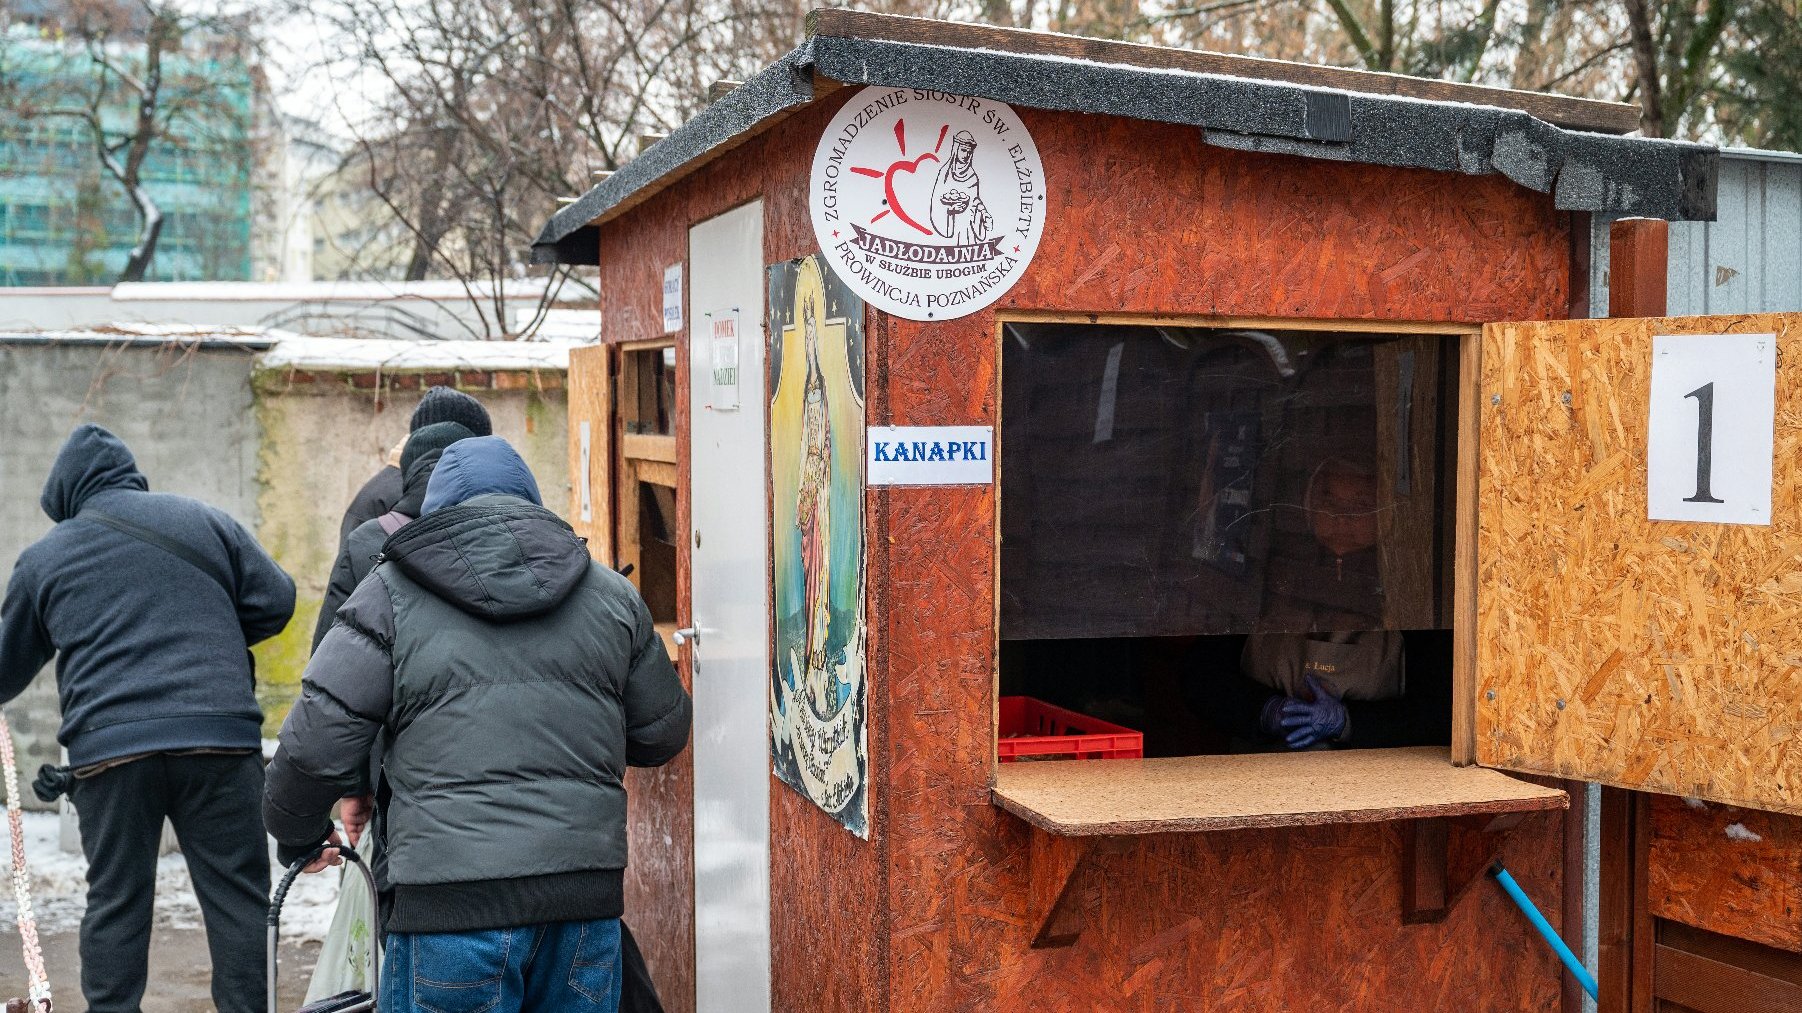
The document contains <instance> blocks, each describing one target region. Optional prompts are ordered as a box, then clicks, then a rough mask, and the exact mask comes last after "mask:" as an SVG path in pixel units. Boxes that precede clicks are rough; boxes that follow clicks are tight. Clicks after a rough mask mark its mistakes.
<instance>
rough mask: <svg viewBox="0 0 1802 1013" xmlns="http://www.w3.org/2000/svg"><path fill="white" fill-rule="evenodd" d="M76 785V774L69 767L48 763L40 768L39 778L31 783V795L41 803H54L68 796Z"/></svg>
mask: <svg viewBox="0 0 1802 1013" xmlns="http://www.w3.org/2000/svg"><path fill="white" fill-rule="evenodd" d="M74 784H75V774H74V773H73V772H72V771H70V769H69V768H68V767H58V766H56V765H54V764H49V763H46V764H44V765H43V766H42V767H39V768H38V776H37V778H36V779H35V780H33V781H32V782H31V793H32V794H33V795H36V796H37V797H38V801H39V802H54V801H56V800H57V799H59V798H62V797H63V796H64V795H67V794H68V793H69V788H70V787H71V786H73V785H74Z"/></svg>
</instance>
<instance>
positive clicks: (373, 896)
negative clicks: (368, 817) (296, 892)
mask: <svg viewBox="0 0 1802 1013" xmlns="http://www.w3.org/2000/svg"><path fill="white" fill-rule="evenodd" d="M327 848H337V849H338V854H339V855H340V856H341V857H342V858H343V859H344V860H345V861H347V862H349V863H350V864H351V865H354V866H356V868H357V871H358V872H360V873H362V879H363V885H364V886H366V887H368V888H369V899H370V902H371V903H370V906H371V907H372V908H373V909H374V912H375V926H374V931H373V932H371V933H370V943H369V954H370V957H371V958H372V959H371V961H370V967H369V995H370V1003H369V1008H370V1009H373V1008H374V1006H375V1000H376V999H378V998H379V997H380V996H381V994H382V980H381V979H382V901H381V895H380V894H379V893H378V892H377V891H376V887H375V873H373V872H371V871H369V863H368V862H365V861H364V860H363V856H362V855H359V854H357V849H355V848H353V847H351V846H349V845H347V844H331V843H324V844H320V845H319V846H318V847H316V848H314V849H313V850H311V851H309V852H307V853H306V854H305V855H304V856H302V857H301V858H299V859H297V860H295V862H294V864H292V865H290V866H288V871H287V872H286V873H285V874H283V876H282V881H281V882H280V883H278V884H276V887H275V893H274V894H273V895H271V896H270V898H269V950H268V956H267V959H268V965H269V992H268V998H269V1005H268V1013H278V1011H277V1009H276V995H275V991H276V990H275V967H276V943H277V942H278V941H279V940H280V937H281V921H282V905H283V904H284V903H286V902H287V900H288V890H289V888H290V887H292V886H293V885H294V881H295V880H296V879H298V878H299V877H300V870H302V869H304V868H306V867H307V866H308V865H311V864H312V863H313V862H314V860H316V859H317V858H318V857H319V856H320V855H323V854H325V852H326V849H327ZM359 1008H361V1007H359ZM345 1013H351V1011H349V1010H346V1011H345Z"/></svg>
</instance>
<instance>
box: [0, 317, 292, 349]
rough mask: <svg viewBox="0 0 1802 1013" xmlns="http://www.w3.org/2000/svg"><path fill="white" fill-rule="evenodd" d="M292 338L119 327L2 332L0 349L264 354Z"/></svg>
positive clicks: (252, 330) (238, 330) (256, 330)
mask: <svg viewBox="0 0 1802 1013" xmlns="http://www.w3.org/2000/svg"><path fill="white" fill-rule="evenodd" d="M290 336H291V335H288V334H287V332H285V331H276V330H270V329H268V328H263V327H194V326H190V325H185V324H144V323H120V324H105V325H101V326H96V327H78V328H68V329H64V330H52V331H28V330H0V345H108V346H114V347H116V346H120V345H147V346H156V347H160V346H164V345H176V346H180V347H184V348H185V347H198V348H206V349H216V348H232V349H238V350H241V351H245V352H261V351H264V350H267V349H270V348H274V347H275V346H276V345H277V344H278V343H280V342H281V341H282V340H283V339H284V338H286V337H290Z"/></svg>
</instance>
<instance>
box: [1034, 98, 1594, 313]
mask: <svg viewBox="0 0 1802 1013" xmlns="http://www.w3.org/2000/svg"><path fill="white" fill-rule="evenodd" d="M1019 112H1020V115H1021V118H1022V119H1023V120H1024V121H1025V123H1026V124H1027V126H1028V127H1029V128H1030V129H1031V130H1032V132H1033V139H1034V140H1035V141H1036V142H1037V144H1038V148H1039V152H1040V154H1041V155H1042V156H1043V159H1044V164H1045V180H1046V186H1047V189H1048V190H1049V194H1048V205H1047V211H1046V215H1045V231H1044V235H1043V237H1042V239H1041V240H1040V242H1039V252H1038V256H1037V257H1036V258H1035V259H1034V261H1033V264H1032V267H1031V269H1030V270H1028V272H1027V273H1026V275H1025V277H1023V278H1022V279H1021V280H1020V283H1019V284H1017V285H1015V286H1014V288H1013V289H1012V290H1011V291H1010V292H1008V294H1007V295H1006V296H1004V297H1003V298H1002V300H1001V302H1000V303H999V305H1000V306H1001V307H1002V308H1004V309H1014V308H1018V309H1038V310H1059V311H1081V312H1094V313H1147V314H1159V313H1163V314H1170V313H1194V314H1210V315H1224V316H1250V317H1296V316H1299V317H1318V318H1340V319H1366V320H1390V321H1415V320H1419V321H1452V322H1467V323H1485V322H1488V321H1491V320H1544V319H1556V318H1559V317H1562V316H1564V315H1565V310H1566V304H1567V302H1568V299H1569V285H1570V282H1569V269H1568V267H1569V263H1570V236H1569V216H1568V215H1566V214H1563V213H1561V212H1558V211H1556V210H1554V209H1553V207H1552V202H1551V199H1550V198H1549V197H1546V196H1543V195H1541V194H1537V193H1534V192H1532V191H1530V190H1527V189H1526V188H1524V187H1520V186H1517V185H1515V184H1514V183H1512V182H1510V181H1508V180H1507V179H1505V178H1503V177H1500V176H1458V175H1451V174H1447V173H1435V172H1428V171H1425V170H1403V169H1391V168H1384V167H1381V166H1367V165H1353V164H1350V163H1342V162H1325V161H1317V160H1311V159H1301V158H1292V157H1286V156H1282V155H1262V154H1250V153H1245V152H1237V151H1228V150H1225V149H1222V148H1212V147H1208V146H1205V145H1203V144H1202V143H1201V140H1200V138H1199V137H1198V136H1197V135H1196V132H1195V131H1194V130H1192V129H1188V128H1184V127H1180V126H1176V125H1174V124H1148V123H1140V122H1135V121H1130V120H1122V119H1116V118H1111V117H1104V116H1079V115H1074V114H1068V113H1050V112H1044V111H1040V110H1031V109H1022V110H1020V111H1019Z"/></svg>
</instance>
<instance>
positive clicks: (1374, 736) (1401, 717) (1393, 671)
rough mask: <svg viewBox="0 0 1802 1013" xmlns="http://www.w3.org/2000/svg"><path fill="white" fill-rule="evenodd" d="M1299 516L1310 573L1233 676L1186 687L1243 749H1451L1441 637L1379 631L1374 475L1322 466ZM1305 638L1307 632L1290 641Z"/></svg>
mask: <svg viewBox="0 0 1802 1013" xmlns="http://www.w3.org/2000/svg"><path fill="white" fill-rule="evenodd" d="M1304 509H1305V510H1306V511H1307V514H1308V520H1309V529H1310V531H1311V533H1312V536H1313V542H1314V545H1313V546H1312V551H1313V552H1314V554H1315V558H1314V560H1313V562H1314V563H1315V565H1314V567H1313V568H1312V569H1311V570H1310V571H1309V572H1310V573H1311V574H1312V575H1313V576H1312V579H1310V580H1307V581H1299V582H1297V583H1296V584H1295V585H1294V586H1292V587H1290V588H1289V589H1288V591H1287V593H1285V594H1282V595H1279V596H1277V597H1276V598H1275V599H1274V600H1273V601H1272V603H1271V609H1270V612H1269V613H1268V614H1267V615H1266V617H1265V623H1264V624H1263V625H1265V627H1266V628H1271V627H1274V628H1275V629H1276V630H1280V631H1283V632H1259V633H1253V634H1251V635H1250V636H1248V637H1247V638H1246V640H1245V646H1244V648H1243V650H1242V652H1241V654H1240V657H1239V665H1238V671H1236V672H1232V671H1229V672H1218V673H1215V676H1216V677H1214V678H1206V679H1201V680H1196V681H1195V682H1193V683H1192V684H1191V695H1192V699H1193V700H1194V705H1195V710H1196V711H1197V712H1198V713H1202V714H1212V715H1214V717H1215V721H1216V722H1217V723H1218V724H1220V725H1221V728H1220V731H1221V732H1222V733H1224V734H1225V735H1227V736H1228V737H1229V739H1231V740H1232V741H1233V743H1234V745H1235V746H1236V747H1237V748H1238V749H1239V750H1240V751H1272V750H1285V749H1287V750H1304V749H1332V748H1380V747H1392V746H1416V745H1435V744H1444V743H1447V742H1449V741H1450V740H1451V655H1450V650H1449V647H1450V642H1449V638H1447V637H1445V636H1444V635H1443V634H1442V633H1440V632H1438V631H1422V632H1420V633H1408V632H1404V631H1401V630H1392V629H1385V628H1383V626H1382V617H1381V616H1380V615H1373V614H1370V612H1369V611H1368V610H1369V609H1370V607H1371V603H1372V602H1376V603H1379V607H1378V609H1377V611H1379V612H1380V602H1381V600H1382V583H1381V572H1380V568H1379V558H1378V555H1379V553H1378V541H1379V537H1380V525H1379V518H1380V516H1381V514H1382V512H1383V509H1384V503H1383V499H1382V495H1381V487H1380V484H1379V482H1378V479H1377V472H1376V470H1375V469H1374V468H1372V467H1370V466H1368V465H1366V464H1363V463H1360V462H1355V461H1350V460H1346V459H1344V458H1329V459H1327V460H1325V461H1322V462H1321V463H1320V465H1319V466H1318V467H1316V469H1315V470H1314V473H1313V475H1312V476H1311V478H1310V479H1309V482H1308V488H1307V496H1306V501H1305V503H1304ZM1293 631H1305V632H1293Z"/></svg>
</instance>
